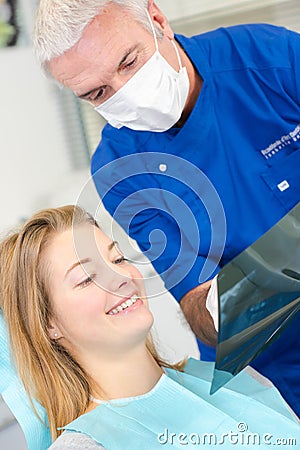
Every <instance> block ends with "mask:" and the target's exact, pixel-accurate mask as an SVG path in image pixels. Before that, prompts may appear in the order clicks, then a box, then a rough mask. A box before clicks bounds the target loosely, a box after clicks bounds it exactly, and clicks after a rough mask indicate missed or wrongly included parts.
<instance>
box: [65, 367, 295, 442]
mask: <svg viewBox="0 0 300 450" xmlns="http://www.w3.org/2000/svg"><path fill="white" fill-rule="evenodd" d="M213 367H214V364H213V363H207V362H202V361H198V360H194V359H189V361H188V363H187V366H186V368H185V372H184V373H179V372H176V371H175V370H172V369H166V375H165V374H164V375H162V377H161V378H160V380H159V381H158V383H157V384H156V385H155V387H154V388H153V389H152V390H151V391H150V392H148V393H147V394H144V395H141V396H138V397H132V398H126V399H120V400H112V401H110V402H103V403H101V404H100V405H99V406H98V407H97V408H96V409H94V410H93V411H91V412H89V413H87V414H84V415H82V416H81V417H79V418H78V419H76V420H74V421H73V422H71V423H70V424H68V425H67V426H66V427H65V429H66V430H69V431H77V432H81V433H85V434H87V435H89V436H90V437H92V438H93V439H94V440H95V441H96V442H98V443H99V444H102V445H103V446H104V447H105V448H106V449H107V450H124V448H126V449H130V450H138V449H140V450H145V449H147V450H148V449H149V450H150V449H151V450H155V449H162V448H167V449H179V448H195V446H196V447H197V446H198V447H201V446H204V445H206V446H207V445H208V446H211V445H213V446H216V445H220V446H221V447H223V448H224V449H229V448H234V449H240V448H247V447H248V448H251V449H255V450H261V449H263V448H270V445H271V446H273V445H275V442H276V439H281V440H282V441H281V442H283V440H285V441H284V442H287V440H288V439H293V441H290V443H291V446H289V445H285V448H296V447H295V442H296V443H297V444H298V445H299V443H300V425H299V423H298V422H297V419H296V418H295V417H294V416H293V414H292V413H291V412H290V411H289V409H288V407H287V406H286V404H285V402H284V401H283V400H282V398H281V396H280V395H279V393H278V391H277V390H276V389H275V388H274V387H270V386H268V387H266V386H265V385H263V384H261V383H259V382H258V381H256V380H255V379H254V378H252V377H251V376H250V375H248V374H247V373H246V372H245V371H243V372H241V373H240V374H239V375H237V376H236V377H235V378H234V379H233V380H232V381H230V382H229V383H228V384H227V385H226V387H223V388H221V389H220V390H219V391H218V392H217V393H216V394H214V395H212V396H211V395H210V394H209V391H210V386H211V379H212V374H213Z"/></svg>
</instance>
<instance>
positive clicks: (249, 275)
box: [211, 203, 300, 393]
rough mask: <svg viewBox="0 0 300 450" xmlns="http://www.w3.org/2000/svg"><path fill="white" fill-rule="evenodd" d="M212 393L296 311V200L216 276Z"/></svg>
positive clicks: (299, 220) (299, 211)
mask: <svg viewBox="0 0 300 450" xmlns="http://www.w3.org/2000/svg"><path fill="white" fill-rule="evenodd" d="M218 292H219V335H218V345H217V352H216V364H215V371H214V377H213V381H212V386H211V393H214V392H216V391H217V390H218V389H219V388H220V387H221V386H223V385H224V384H225V383H227V382H228V381H229V380H231V379H232V378H233V376H234V375H236V374H238V373H239V372H240V371H241V370H242V369H243V368H244V367H245V366H247V365H248V364H250V363H251V361H253V359H254V358H256V357H257V356H258V355H260V353H261V352H263V351H264V350H265V349H266V348H267V347H268V346H269V345H270V344H271V343H272V342H273V341H274V340H275V339H277V338H278V337H279V336H280V334H281V333H282V332H283V331H284V330H285V328H286V327H287V326H289V324H290V323H291V321H292V320H293V318H294V316H295V314H296V313H297V312H298V311H299V309H300V203H298V205H297V206H296V207H295V208H293V209H292V210H291V211H290V212H289V213H288V214H287V215H286V216H284V217H283V219H282V220H280V221H279V222H278V223H277V224H276V225H275V226H274V227H272V228H271V229H270V230H269V231H268V232H267V233H266V234H264V235H263V236H262V237H261V238H260V239H258V240H257V241H256V242H255V243H254V244H252V245H251V246H250V247H248V248H247V249H246V250H245V251H243V252H242V253H241V254H240V255H238V256H237V257H236V258H234V259H233V260H232V261H231V262H230V263H229V264H227V265H226V266H224V267H223V268H222V269H221V271H220V272H219V275H218Z"/></svg>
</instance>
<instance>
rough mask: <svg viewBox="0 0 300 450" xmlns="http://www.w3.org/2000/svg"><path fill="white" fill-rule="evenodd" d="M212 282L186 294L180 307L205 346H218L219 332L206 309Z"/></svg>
mask: <svg viewBox="0 0 300 450" xmlns="http://www.w3.org/2000/svg"><path fill="white" fill-rule="evenodd" d="M211 283H212V280H210V281H207V282H206V283H203V284H200V285H199V286H197V287H195V288H194V289H192V290H191V291H189V292H188V293H187V294H185V295H184V296H183V297H182V299H181V301H180V306H181V309H182V311H183V313H184V315H185V317H186V320H187V321H188V323H189V324H190V327H191V329H192V330H193V332H194V333H195V334H196V336H197V337H198V338H199V339H200V340H201V341H202V342H204V343H205V344H208V345H213V346H215V345H216V344H217V332H216V329H215V327H214V322H213V319H212V317H211V315H210V313H209V311H208V310H207V308H206V298H207V294H208V291H209V289H210V286H211Z"/></svg>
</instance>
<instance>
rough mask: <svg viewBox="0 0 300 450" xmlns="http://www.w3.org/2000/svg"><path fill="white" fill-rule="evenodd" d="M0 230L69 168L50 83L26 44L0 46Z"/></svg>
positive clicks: (36, 202)
mask: <svg viewBox="0 0 300 450" xmlns="http://www.w3.org/2000/svg"><path fill="white" fill-rule="evenodd" d="M0 68H1V69H0V204H1V214H0V230H1V231H2V230H3V229H5V228H7V227H9V226H12V225H14V224H16V223H17V222H18V221H19V220H21V219H22V218H23V217H26V216H27V215H28V214H30V213H31V212H32V211H33V210H35V209H36V208H39V207H41V205H42V203H43V200H42V199H43V197H45V196H47V195H48V193H49V192H51V191H52V190H53V188H54V186H55V185H56V184H57V182H58V181H59V180H60V179H61V178H62V177H64V176H65V175H66V174H67V173H68V172H69V170H70V162H69V160H68V153H67V152H66V147H67V143H66V140H65V135H64V127H63V123H62V122H61V117H60V114H59V109H58V102H57V98H56V88H54V86H51V85H50V84H49V82H48V81H47V80H46V79H45V78H44V77H43V76H42V74H41V72H40V70H39V68H38V67H37V66H36V64H35V62H34V58H33V54H32V49H31V48H30V47H28V48H8V49H1V50H0Z"/></svg>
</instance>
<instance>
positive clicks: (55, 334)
mask: <svg viewBox="0 0 300 450" xmlns="http://www.w3.org/2000/svg"><path fill="white" fill-rule="evenodd" d="M48 336H49V338H50V339H52V340H53V341H56V340H57V339H60V338H62V337H63V334H62V332H61V331H60V328H59V327H58V326H57V324H56V323H55V321H54V320H51V321H50V322H49V325H48Z"/></svg>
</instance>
